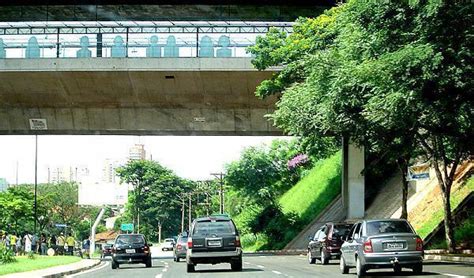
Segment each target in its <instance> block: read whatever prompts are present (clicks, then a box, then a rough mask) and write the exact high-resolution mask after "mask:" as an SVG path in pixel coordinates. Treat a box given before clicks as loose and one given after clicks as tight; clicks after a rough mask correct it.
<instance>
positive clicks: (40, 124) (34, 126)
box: [30, 119, 48, 130]
mask: <svg viewBox="0 0 474 278" xmlns="http://www.w3.org/2000/svg"><path fill="white" fill-rule="evenodd" d="M30 129H31V130H47V129H48V123H47V121H46V119H30Z"/></svg>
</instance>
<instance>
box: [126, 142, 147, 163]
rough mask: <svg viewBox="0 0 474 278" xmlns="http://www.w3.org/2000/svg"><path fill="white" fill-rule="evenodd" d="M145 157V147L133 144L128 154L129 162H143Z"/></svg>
mask: <svg viewBox="0 0 474 278" xmlns="http://www.w3.org/2000/svg"><path fill="white" fill-rule="evenodd" d="M145 157H146V151H145V145H143V144H135V145H133V146H132V147H131V148H130V150H129V152H128V159H129V160H144V159H145Z"/></svg>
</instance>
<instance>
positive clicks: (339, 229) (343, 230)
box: [333, 225, 351, 237]
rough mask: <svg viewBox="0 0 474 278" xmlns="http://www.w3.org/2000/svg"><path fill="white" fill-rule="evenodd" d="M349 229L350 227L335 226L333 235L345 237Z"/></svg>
mask: <svg viewBox="0 0 474 278" xmlns="http://www.w3.org/2000/svg"><path fill="white" fill-rule="evenodd" d="M350 229H351V225H335V226H334V230H333V235H334V236H340V237H342V236H344V235H347V234H348V233H349V230H350Z"/></svg>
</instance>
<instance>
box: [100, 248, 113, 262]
mask: <svg viewBox="0 0 474 278" xmlns="http://www.w3.org/2000/svg"><path fill="white" fill-rule="evenodd" d="M112 247H113V245H112V244H104V245H103V246H102V252H101V253H102V254H101V258H102V259H103V258H105V257H107V256H112Z"/></svg>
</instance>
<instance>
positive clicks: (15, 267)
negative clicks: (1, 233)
mask: <svg viewBox="0 0 474 278" xmlns="http://www.w3.org/2000/svg"><path fill="white" fill-rule="evenodd" d="M16 259H17V260H16V262H14V263H9V264H0V275H5V274H10V273H17V272H25V271H32V270H38V269H44V268H48V267H53V266H58V265H65V264H70V263H75V262H78V261H80V260H81V258H79V257H75V256H54V257H49V256H37V257H35V258H34V259H29V258H28V257H26V256H25V257H23V256H22V257H17V258H16Z"/></svg>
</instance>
